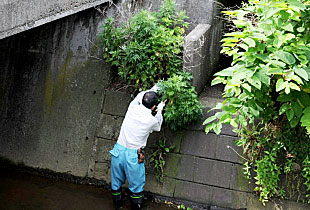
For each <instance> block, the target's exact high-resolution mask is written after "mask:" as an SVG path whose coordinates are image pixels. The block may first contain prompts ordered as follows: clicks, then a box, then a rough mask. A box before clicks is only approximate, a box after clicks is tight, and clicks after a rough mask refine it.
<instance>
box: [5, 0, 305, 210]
mask: <svg viewBox="0 0 310 210" xmlns="http://www.w3.org/2000/svg"><path fill="white" fill-rule="evenodd" d="M130 2H132V1H119V4H118V6H119V8H122V7H123V6H125V5H132V6H133V8H134V9H133V10H135V8H137V7H139V1H136V2H134V4H129V3H130ZM159 3H160V1H156V2H152V1H148V0H145V1H143V4H142V6H144V7H147V8H149V7H151V6H152V8H154V9H156V8H158V4H159ZM177 3H178V6H179V7H180V8H183V9H186V10H187V11H188V15H189V16H190V19H189V20H190V22H192V24H191V26H190V27H191V28H192V29H194V28H195V26H196V25H197V24H196V22H199V23H204V24H209V25H210V30H213V29H214V28H213V25H214V22H213V21H212V20H214V18H215V16H216V14H217V13H216V12H214V10H213V9H212V7H213V6H214V5H213V3H214V2H212V1H202V0H201V1H198V2H194V1H186V0H178V1H177ZM127 8H128V7H127ZM131 9H132V8H131ZM205 9H208V10H206V11H208V12H205ZM117 10H118V9H116V8H115V7H113V8H108V5H101V6H100V7H98V8H97V9H89V10H86V11H84V12H80V13H78V14H75V15H72V16H69V17H66V18H63V19H60V20H57V21H55V22H52V23H49V24H47V25H43V26H41V27H37V28H34V29H31V30H28V31H26V32H23V33H20V34H18V35H15V36H12V37H8V38H6V39H2V40H1V41H0V58H1V62H0V69H1V71H0V127H1V132H0V156H3V157H6V158H8V159H10V160H12V161H14V162H16V163H23V164H25V165H27V166H30V167H35V168H43V169H50V170H52V171H55V172H61V173H67V174H70V175H74V176H80V177H92V178H96V179H98V180H104V181H106V182H107V183H109V182H110V154H109V152H108V151H109V150H110V149H111V148H112V147H113V145H114V144H115V141H116V139H117V137H118V133H119V129H120V126H121V123H122V120H123V118H124V115H125V112H126V109H127V106H128V104H129V102H130V100H131V96H130V95H129V94H128V93H126V92H119V91H113V90H111V89H109V88H108V87H109V84H110V78H111V75H110V74H111V69H110V67H109V66H108V65H107V64H106V63H105V62H104V60H102V59H101V58H100V50H99V49H98V47H97V45H96V36H97V34H98V31H99V30H100V29H99V26H100V25H101V24H102V23H103V20H104V19H105V18H106V16H103V14H102V13H101V12H100V11H106V13H104V14H108V16H114V15H115V12H116V11H117ZM209 16H212V17H209ZM200 21H201V22H200ZM217 30H219V29H217ZM210 34H213V35H215V34H216V33H210ZM216 39H217V38H216V37H215V38H214V39H210V40H216ZM218 46H219V43H216V42H215V43H214V46H213V47H214V48H217V47H218ZM210 48H212V46H210V47H209V49H210ZM209 92H212V90H210V91H209ZM201 100H202V102H203V103H204V104H205V107H206V108H205V115H204V118H205V117H207V114H206V110H207V109H208V108H209V107H211V106H212V103H211V101H212V100H211V98H210V97H208V96H206V97H204V95H203V94H202V95H201ZM202 121H203V119H202ZM202 121H200V122H197V124H195V125H192V126H190V127H187V128H186V129H184V130H181V131H178V132H172V131H170V130H169V129H167V128H163V131H164V133H165V136H166V137H167V139H168V142H169V143H171V144H174V145H176V148H175V150H174V151H173V152H172V153H170V154H169V156H168V157H167V163H166V169H165V173H164V177H163V183H159V182H158V181H157V180H156V178H155V171H154V169H153V167H152V166H150V163H149V161H147V162H146V163H147V184H146V186H145V189H146V190H147V191H150V192H152V193H154V194H159V195H163V196H167V197H170V198H174V199H181V200H187V201H191V202H195V203H199V204H201V205H202V206H204V207H209V206H213V207H214V206H221V207H226V208H235V209H240V208H248V209H253V210H254V209H263V207H262V205H261V204H259V203H258V202H257V198H256V197H253V195H252V193H251V191H252V189H251V185H250V184H249V183H248V182H247V181H246V180H245V179H244V178H243V176H242V174H243V171H242V165H241V160H240V158H239V156H238V155H237V154H236V153H235V152H234V151H233V150H232V149H231V148H234V150H236V151H239V150H238V148H236V147H235V146H234V143H233V142H234V140H235V138H236V137H235V136H234V134H233V133H232V132H231V129H230V128H229V127H225V129H223V133H222V134H221V135H220V136H217V135H215V134H213V133H210V134H208V135H205V133H204V128H203V126H202ZM162 136H163V133H154V134H152V135H151V136H150V139H149V140H148V147H147V148H148V151H147V153H148V155H149V154H150V153H151V152H152V151H153V150H154V144H155V143H156V142H157V141H158V139H160V138H162ZM228 146H229V147H228ZM291 205H292V203H289V204H287V206H289V207H290V206H291ZM213 207H212V208H213ZM289 207H287V209H288V208H289ZM272 208H273V207H272ZM213 209H216V208H215V207H214V208H213ZM284 209H285V208H284ZM300 209H302V208H300ZM304 209H305V208H304Z"/></svg>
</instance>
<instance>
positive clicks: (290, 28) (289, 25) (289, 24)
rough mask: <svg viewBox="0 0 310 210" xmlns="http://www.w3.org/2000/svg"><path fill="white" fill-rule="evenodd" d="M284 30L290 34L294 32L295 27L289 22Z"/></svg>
mask: <svg viewBox="0 0 310 210" xmlns="http://www.w3.org/2000/svg"><path fill="white" fill-rule="evenodd" d="M282 28H283V29H285V30H286V31H290V32H294V27H293V25H292V23H290V22H287V23H286V24H284V26H282Z"/></svg>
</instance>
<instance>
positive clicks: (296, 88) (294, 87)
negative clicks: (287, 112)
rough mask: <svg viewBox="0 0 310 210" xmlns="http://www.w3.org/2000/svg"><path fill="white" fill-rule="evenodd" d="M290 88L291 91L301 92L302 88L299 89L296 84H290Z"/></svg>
mask: <svg viewBox="0 0 310 210" xmlns="http://www.w3.org/2000/svg"><path fill="white" fill-rule="evenodd" d="M289 87H290V88H291V89H294V90H297V91H300V88H299V87H298V86H297V85H296V84H295V83H293V82H290V83H289Z"/></svg>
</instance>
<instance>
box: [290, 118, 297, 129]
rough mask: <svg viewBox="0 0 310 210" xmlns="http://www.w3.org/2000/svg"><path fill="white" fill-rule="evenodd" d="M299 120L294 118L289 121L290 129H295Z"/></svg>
mask: <svg viewBox="0 0 310 210" xmlns="http://www.w3.org/2000/svg"><path fill="white" fill-rule="evenodd" d="M298 119H299V118H296V117H294V118H293V119H292V120H291V121H290V125H291V127H292V128H295V127H296V126H297V124H298V123H299V120H298Z"/></svg>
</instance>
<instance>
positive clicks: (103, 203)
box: [0, 170, 174, 210]
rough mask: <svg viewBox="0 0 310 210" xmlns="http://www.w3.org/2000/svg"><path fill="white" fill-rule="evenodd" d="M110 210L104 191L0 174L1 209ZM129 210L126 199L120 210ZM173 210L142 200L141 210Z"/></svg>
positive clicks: (12, 173)
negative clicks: (142, 209)
mask: <svg viewBox="0 0 310 210" xmlns="http://www.w3.org/2000/svg"><path fill="white" fill-rule="evenodd" d="M101 209H102V210H113V209H114V208H113V203H112V198H111V195H110V192H109V191H108V190H106V189H103V188H99V187H95V186H91V185H80V184H74V183H70V182H67V181H63V180H55V179H49V178H44V177H40V176H35V175H31V174H28V173H22V172H17V171H13V170H1V171H0V210H101ZM128 209H130V204H129V200H128V199H127V198H126V199H125V205H124V207H123V210H128ZM160 209H165V210H173V209H174V208H172V207H169V206H167V205H165V204H163V203H155V202H152V200H150V199H146V200H144V210H160Z"/></svg>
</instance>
